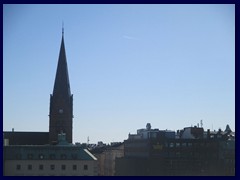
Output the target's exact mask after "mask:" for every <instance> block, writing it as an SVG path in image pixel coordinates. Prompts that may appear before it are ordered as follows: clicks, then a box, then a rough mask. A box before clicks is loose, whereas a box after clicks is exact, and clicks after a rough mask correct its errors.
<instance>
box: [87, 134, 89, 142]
mask: <svg viewBox="0 0 240 180" xmlns="http://www.w3.org/2000/svg"><path fill="white" fill-rule="evenodd" d="M87 144H89V136H88V137H87Z"/></svg>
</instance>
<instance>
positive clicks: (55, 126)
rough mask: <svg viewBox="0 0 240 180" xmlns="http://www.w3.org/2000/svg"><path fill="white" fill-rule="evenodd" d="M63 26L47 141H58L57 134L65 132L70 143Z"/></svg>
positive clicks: (70, 103) (70, 109) (70, 108)
mask: <svg viewBox="0 0 240 180" xmlns="http://www.w3.org/2000/svg"><path fill="white" fill-rule="evenodd" d="M63 35H64V28H63V27H62V41H61V46H60V52H59V57H58V65H57V72H56V77H55V82H54V87H53V93H52V94H51V95H50V113H49V143H51V144H52V143H56V142H57V141H58V134H60V133H65V134H66V140H67V141H68V143H72V119H73V95H72V94H71V91H70V83H69V77H68V67H67V58H66V52H65V45H64V36H63Z"/></svg>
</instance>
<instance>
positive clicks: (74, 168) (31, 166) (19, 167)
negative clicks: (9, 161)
mask: <svg viewBox="0 0 240 180" xmlns="http://www.w3.org/2000/svg"><path fill="white" fill-rule="evenodd" d="M48 167H49V168H50V170H55V168H56V167H55V164H51V165H50V166H48ZM44 168H46V167H44V165H43V164H39V166H38V169H39V170H44ZM27 169H28V170H32V169H33V165H32V164H28V166H27ZM16 170H22V166H21V165H20V164H17V165H16ZM61 170H63V171H64V170H66V165H65V164H62V165H61ZM72 170H74V171H76V170H77V165H76V164H74V165H72ZM83 170H88V165H86V164H85V165H84V166H83Z"/></svg>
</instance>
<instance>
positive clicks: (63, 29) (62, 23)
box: [62, 22, 64, 36]
mask: <svg viewBox="0 0 240 180" xmlns="http://www.w3.org/2000/svg"><path fill="white" fill-rule="evenodd" d="M63 35H64V22H62V36H63Z"/></svg>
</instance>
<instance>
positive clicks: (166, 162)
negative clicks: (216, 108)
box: [116, 127, 235, 176]
mask: <svg viewBox="0 0 240 180" xmlns="http://www.w3.org/2000/svg"><path fill="white" fill-rule="evenodd" d="M146 134H147V135H146ZM172 134H173V132H172V131H160V130H158V129H153V130H152V129H149V128H146V129H145V130H143V129H142V130H140V131H139V130H138V131H137V134H136V135H129V138H128V139H127V140H125V141H124V157H122V158H117V159H116V175H120V176H122V175H133V176H151V175H160V176H191V175H213V176H215V175H235V138H234V133H232V132H230V131H228V132H218V133H216V134H218V135H215V136H213V133H212V132H210V131H208V132H206V133H204V131H203V128H198V127H190V128H184V130H181V131H179V132H177V133H176V136H174V137H173V136H172ZM204 134H206V137H205V136H204ZM175 137H176V138H175Z"/></svg>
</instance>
